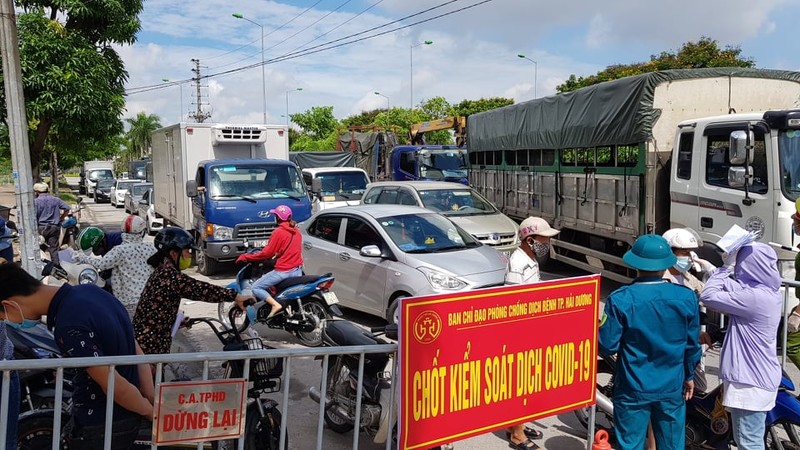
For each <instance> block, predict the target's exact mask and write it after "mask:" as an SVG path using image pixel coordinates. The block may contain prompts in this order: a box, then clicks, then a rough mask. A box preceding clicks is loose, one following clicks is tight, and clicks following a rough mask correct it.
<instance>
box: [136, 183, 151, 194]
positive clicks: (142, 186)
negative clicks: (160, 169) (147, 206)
mask: <svg viewBox="0 0 800 450" xmlns="http://www.w3.org/2000/svg"><path fill="white" fill-rule="evenodd" d="M151 187H153V185H152V184H144V183H140V184H134V185H133V187H132V188H131V195H133V196H135V197H141V196H142V195H144V193H145V192H147V190H148V189H150V188H151Z"/></svg>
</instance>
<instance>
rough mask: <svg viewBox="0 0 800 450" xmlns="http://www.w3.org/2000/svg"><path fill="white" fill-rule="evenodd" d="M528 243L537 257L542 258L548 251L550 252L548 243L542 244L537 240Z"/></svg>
mask: <svg viewBox="0 0 800 450" xmlns="http://www.w3.org/2000/svg"><path fill="white" fill-rule="evenodd" d="M528 245H530V247H531V250H532V251H533V253H534V254H535V255H536V256H538V257H539V258H544V257H545V256H547V254H548V253H550V246H549V245H548V244H542V243H541V242H539V241H533V242H531V243H530V244H528Z"/></svg>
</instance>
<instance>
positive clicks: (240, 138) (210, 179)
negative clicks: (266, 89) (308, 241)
mask: <svg viewBox="0 0 800 450" xmlns="http://www.w3.org/2000/svg"><path fill="white" fill-rule="evenodd" d="M287 138H288V133H286V131H285V127H283V126H271V125H230V124H207V123H198V124H194V123H180V124H176V125H172V126H169V127H166V128H162V129H159V130H156V131H155V132H153V158H152V161H153V164H152V167H153V184H154V188H153V193H154V194H153V196H154V197H155V199H154V208H155V212H156V214H157V215H159V216H160V217H162V218H163V219H164V221H165V224H166V225H172V226H178V227H182V228H184V229H186V230H189V231H190V232H192V234H193V235H194V236H195V239H196V245H197V248H196V252H195V259H196V262H197V270H198V271H199V272H200V273H202V274H204V275H211V274H214V273H216V272H217V271H218V270H219V268H220V265H221V264H225V263H230V262H232V261H235V260H236V258H237V257H238V256H239V255H241V254H242V253H244V252H245V251H246V250H247V249H248V248H249V247H263V246H265V245H266V244H267V242H268V241H269V238H270V236H271V235H272V231H273V230H274V229H275V227H276V226H277V224H276V222H275V217H274V216H273V215H271V214H270V213H269V211H270V209H273V208H275V207H277V206H279V205H287V206H289V207H290V208H292V211H293V213H294V220H296V221H298V222H302V221H304V220H306V219H308V217H309V216H310V215H311V199H310V197H309V195H308V190H307V188H306V186H305V183H304V182H303V178H302V176H301V174H300V171H299V169H298V168H297V166H296V165H295V164H294V163H292V162H291V161H289V158H288V144H287V141H286V139H287Z"/></svg>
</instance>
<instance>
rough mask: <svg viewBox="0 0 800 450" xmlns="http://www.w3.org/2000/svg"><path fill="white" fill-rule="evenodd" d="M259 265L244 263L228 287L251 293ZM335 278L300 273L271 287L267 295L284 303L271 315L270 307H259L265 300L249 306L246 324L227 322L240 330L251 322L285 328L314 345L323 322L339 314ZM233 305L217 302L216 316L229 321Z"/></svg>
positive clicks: (240, 292) (308, 343)
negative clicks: (281, 307) (334, 284)
mask: <svg viewBox="0 0 800 450" xmlns="http://www.w3.org/2000/svg"><path fill="white" fill-rule="evenodd" d="M262 267H263V266H261V265H259V267H255V266H254V265H253V264H252V263H248V264H246V265H245V266H244V267H242V268H241V270H239V272H238V273H237V274H236V281H234V282H232V283H231V284H229V285H228V286H227V287H228V288H229V289H233V290H234V291H236V292H237V293H238V294H244V295H252V292H253V283H254V282H255V280H257V279H258V276H255V275H256V273H257V272H259V275H260V272H262V271H263V270H262ZM333 281H334V277H333V275H332V274H330V273H327V274H325V275H303V276H299V277H292V278H287V279H285V280H283V281H281V282H280V283H278V284H277V285H275V286H273V287H272V288H271V289H270V290H269V293H270V295H271V296H272V297H273V298H274V299H275V300H277V301H278V303H280V304H281V305H283V309H282V310H280V311H279V312H278V313H277V314H275V315H274V316H271V317H270V316H269V313H270V308H269V307H266V308H262V306H264V305H265V304H266V302H265V301H263V300H262V301H259V302H257V303H255V304H253V305H250V306H248V308H247V310H248V314H247V315H245V324H243V325H239V324H230V325H231V326H236V327H237V328H239V329H240V330H245V329H246V328H247V327H248V326H249V324H250V323H256V322H258V323H263V324H265V325H267V326H268V327H270V328H276V329H281V330H285V331H288V332H290V333H293V334H294V335H295V336H297V338H298V339H300V341H301V342H302V343H303V344H305V345H307V346H309V347H317V346H319V345H321V344H322V324H323V322H324V321H325V320H328V319H330V318H331V317H332V316H334V315H335V316H342V311H341V310H340V309H339V306H338V303H339V299H337V298H336V294H335V293H334V292H332V291H331V290H330V289H331V286H333ZM232 307H234V308H235V306H233V305H231V303H220V304H219V307H218V315H219V319H220V321H222V322H226V320H228V313H229V311H230V309H231V308H232Z"/></svg>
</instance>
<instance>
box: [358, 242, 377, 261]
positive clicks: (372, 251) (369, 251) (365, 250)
mask: <svg viewBox="0 0 800 450" xmlns="http://www.w3.org/2000/svg"><path fill="white" fill-rule="evenodd" d="M358 254H359V255H361V256H366V257H369V258H380V257H381V255H382V253H381V249H380V247H378V246H377V245H365V246H363V247H361V250H360V251H359V252H358Z"/></svg>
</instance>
